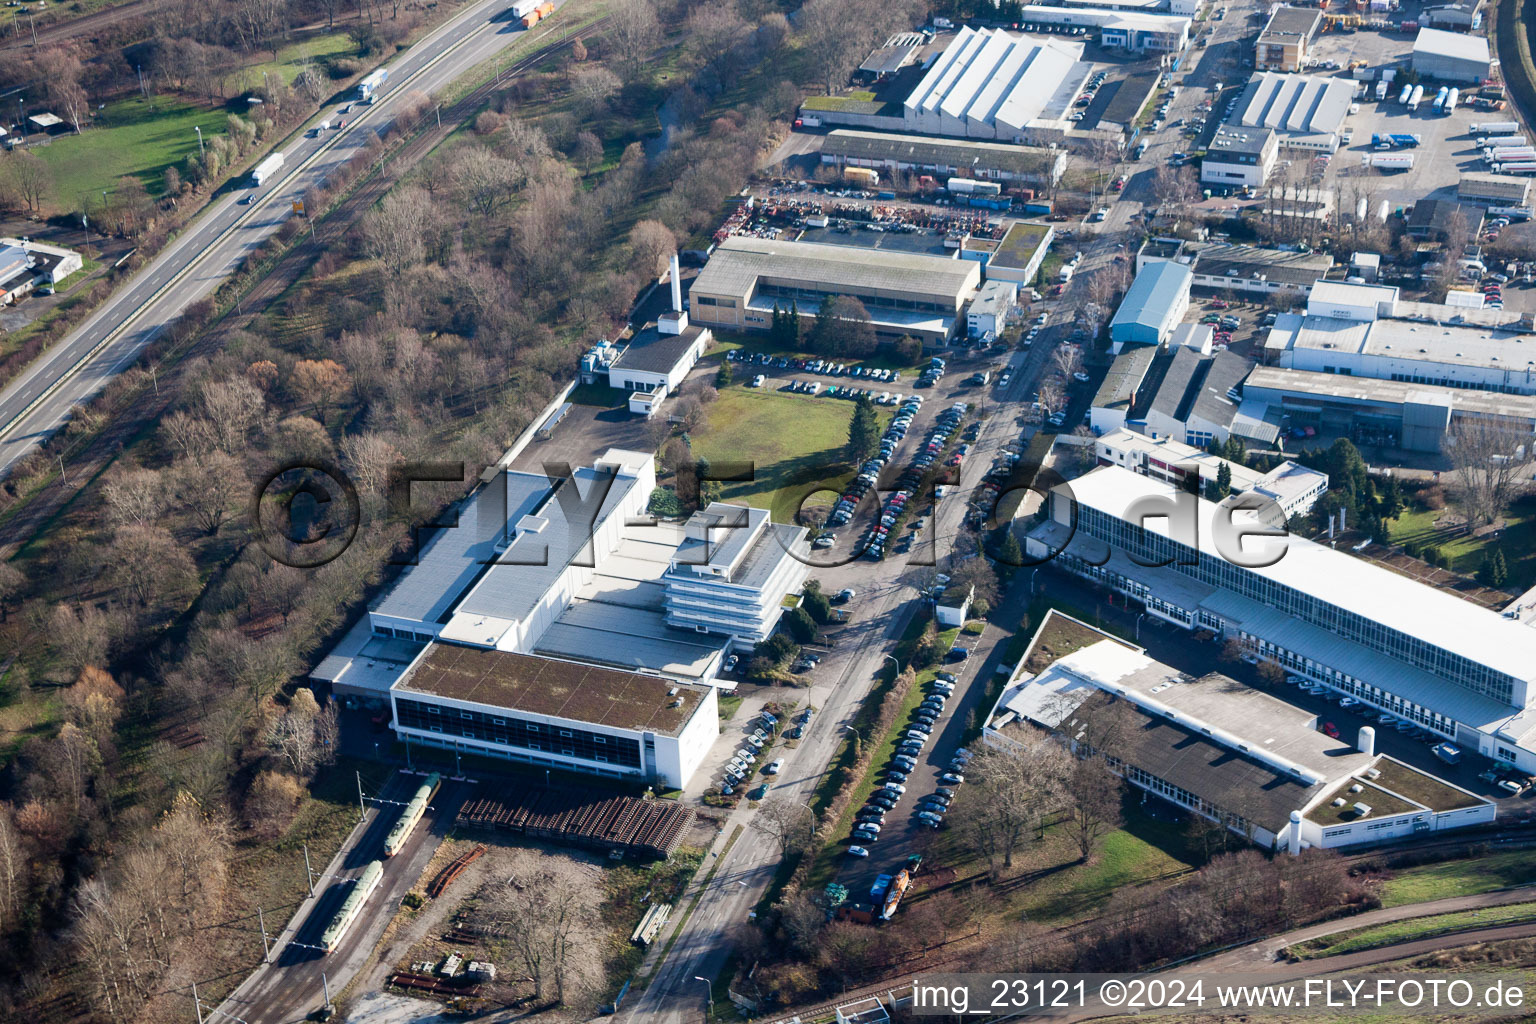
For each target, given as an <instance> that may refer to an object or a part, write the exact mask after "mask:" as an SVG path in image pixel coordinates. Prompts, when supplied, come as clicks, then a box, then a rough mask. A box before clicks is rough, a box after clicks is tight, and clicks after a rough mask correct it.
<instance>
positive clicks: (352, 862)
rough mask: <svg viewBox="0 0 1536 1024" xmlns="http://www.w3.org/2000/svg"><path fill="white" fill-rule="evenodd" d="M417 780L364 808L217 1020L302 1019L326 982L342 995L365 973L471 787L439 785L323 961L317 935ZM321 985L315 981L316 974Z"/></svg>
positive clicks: (395, 783)
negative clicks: (267, 954) (268, 953)
mask: <svg viewBox="0 0 1536 1024" xmlns="http://www.w3.org/2000/svg"><path fill="white" fill-rule="evenodd" d="M420 783H421V779H420V778H419V777H418V776H417V775H413V774H408V773H401V774H398V775H396V776H395V777H394V778H392V779H391V780H390V782H389V783H388V785H386V786H385V787H384V790H383V792H381V793H380V794H379V797H380V799H381V801H390V802H388V803H384V802H381V803H379V804H376V805H375V806H373V807H371V808H370V809H369V811H368V815H367V817H366V818H365V820H364V821H363V823H362V827H361V828H360V829H358V830H356V831H355V832H354V833H353V835H352V837H351V839H350V840H349V841H348V842H347V844H346V845H345V846H343V847H342V849H341V852H340V853H338V854H337V858H336V860H335V861H333V862H332V863H331V866H330V868H328V869H327V871H326V874H325V877H324V878H322V879H321V880H320V881H319V882H318V883H317V884H316V887H315V896H314V898H312V899H310V900H306V901H305V906H304V907H303V908H302V909H301V910H300V911H299V913H297V914H295V915H294V917H293V920H292V921H290V922H289V925H288V927H287V929H285V930H284V932H283V934H282V935H281V936H280V937H278V938H277V939H276V941H274V942H273V945H272V962H271V963H270V964H268V965H264V966H262V967H258V968H257V970H256V971H255V972H254V973H252V974H251V976H250V977H249V978H247V979H246V980H245V982H244V983H243V984H241V986H240V987H239V988H238V989H236V990H235V991H234V992H233V993H232V994H231V995H230V996H229V998H227V999H226V1000H224V1002H223V1003H222V1004H220V1006H219V1010H220V1012H221V1013H222V1014H223V1015H224V1016H218V1015H215V1017H216V1018H217V1019H219V1020H228V1019H230V1018H231V1017H233V1018H235V1019H238V1020H241V1021H245V1022H246V1024H287V1022H290V1021H298V1020H302V1019H304V1017H305V1016H306V1015H308V1014H309V1013H311V1012H313V1011H314V1010H317V1009H319V1008H320V1007H321V1006H322V1005H323V1004H324V1002H325V994H324V993H325V983H329V985H330V992H331V996H332V998H334V997H335V996H336V995H337V994H339V993H340V992H341V990H342V989H343V988H344V987H345V986H346V985H347V983H348V982H349V981H350V980H351V979H352V977H353V975H355V974H356V973H357V972H358V971H359V970H361V969H362V968H363V967H365V966H366V965H367V963H368V960H369V958H370V957H371V956H372V954H373V948H374V946H375V945H377V944H378V941H379V936H380V934H381V933H382V932H383V930H384V928H385V926H386V925H387V924H388V923H389V922H390V921H391V920H393V918H394V916H395V912H396V911H397V910H399V908H400V900H401V897H403V896H404V895H405V894H406V892H408V891H409V890H410V888H411V886H413V885H415V884H416V881H417V880H418V879H419V878H420V877H421V873H422V872H423V871H424V870H426V867H427V864H428V863H429V862H430V861H431V860H432V855H433V854H434V853H435V852H436V851H437V847H438V845H439V844H440V843H441V842H442V841H443V838H444V836H445V835H446V834H447V832H448V830H449V829H450V828H451V827H452V826H453V822H454V819H455V817H456V816H457V814H458V808H459V805H460V804H461V803H463V801H464V799H465V797H466V796H467V795H468V794H469V792H470V791H471V786H472V784H470V783H460V782H453V781H451V780H447V779H445V780H444V781H443V785H442V787H441V788H440V789H439V790H438V793H437V796H436V797H435V798H434V799H433V801H432V804H431V807H430V808H429V809H428V811H427V813H426V814H425V815H424V816H423V817H422V820H421V823H420V824H419V825H417V826H416V830H415V832H413V833H412V835H411V837H410V839H408V840H407V841H406V845H405V848H404V849H403V850H401V851H400V853H398V854H396V855H395V856H394V857H391V858H389V859H388V860H385V861H384V879H383V881H382V882H380V883H379V887H378V888H377V889H376V890H375V891H374V893H373V895H372V896H370V897H369V898H368V902H367V903H366V904H365V905H364V908H363V912H362V913H361V914H360V915H359V916H358V918H357V920H356V921H355V922H354V923H353V925H352V927H351V928H350V929H349V930H348V931H347V933H346V934H345V935H344V936H343V937H342V940H341V943H340V945H339V946H338V947H337V948H336V950H335V952H333V953H331V954H329V955H327V954H324V953H321V952H320V950H319V949H318V948H316V947H318V945H319V942H320V935H321V933H322V932H324V931H325V928H326V926H327V925H328V924H330V921H331V918H332V917H333V916H334V915H335V913H336V908H337V907H339V906H340V904H341V901H342V900H343V899H345V898H346V895H347V892H348V891H349V890H350V888H351V884H350V880H351V879H354V878H356V877H357V876H358V875H360V874H362V871H363V868H365V867H367V866H368V864H369V863H370V862H372V861H374V860H379V859H380V858H382V857H383V856H384V852H383V851H384V837H385V836H386V835H388V833H389V830H390V829H391V828H393V827H394V824H395V821H396V820H397V819H398V818H399V815H400V807H399V806H398V804H399V803H400V802H403V801H405V800H408V799H409V798H410V794H411V793H412V791H413V790H414V789H415V787H416V786H418V785H420ZM322 974H324V975H325V978H324V980H323V981H322V978H321V975H322Z"/></svg>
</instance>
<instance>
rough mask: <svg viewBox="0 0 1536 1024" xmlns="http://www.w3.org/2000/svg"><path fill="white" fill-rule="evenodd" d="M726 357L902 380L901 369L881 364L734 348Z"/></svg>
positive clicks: (779, 366)
mask: <svg viewBox="0 0 1536 1024" xmlns="http://www.w3.org/2000/svg"><path fill="white" fill-rule="evenodd" d="M725 358H726V359H728V360H730V361H731V362H735V363H746V364H748V365H752V366H770V367H774V368H776V369H780V370H800V371H802V372H804V373H819V374H822V375H823V376H827V377H854V378H857V379H859V380H874V381H880V382H881V383H883V384H894V383H896V382H897V381H899V380H901V371H900V370H888V369H885V368H884V367H879V366H859V365H858V364H856V363H834V362H833V361H832V360H830V359H800V358H796V357H793V356H771V355H768V354H767V353H766V352H747V351H745V350H743V349H739V348H733V349H731V350H730V351H729V352H727V353H726V354H725Z"/></svg>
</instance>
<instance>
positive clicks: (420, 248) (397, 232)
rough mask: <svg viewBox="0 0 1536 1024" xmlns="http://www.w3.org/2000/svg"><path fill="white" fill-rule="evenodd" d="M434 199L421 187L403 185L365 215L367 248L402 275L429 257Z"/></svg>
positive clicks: (389, 271) (386, 268) (388, 271)
mask: <svg viewBox="0 0 1536 1024" xmlns="http://www.w3.org/2000/svg"><path fill="white" fill-rule="evenodd" d="M431 219H432V200H431V199H430V198H428V196H427V194H426V193H425V192H424V191H422V190H421V189H417V188H399V189H394V190H392V191H391V192H390V193H389V195H387V196H385V197H384V200H383V202H381V203H379V205H378V207H377V208H376V209H373V210H370V211H369V212H368V215H367V216H366V217H364V218H363V251H364V252H365V253H367V254H368V255H369V256H370V257H372V258H373V259H376V260H378V261H379V264H380V265H381V266H383V268H384V272H385V273H386V274H388V275H390V276H391V277H400V276H403V275H404V274H406V273H407V272H409V271H410V270H411V268H412V267H415V266H416V265H417V264H418V263H420V262H421V261H422V260H424V259H426V255H427V249H426V242H425V239H426V235H427V228H428V226H429V225H430V222H431Z"/></svg>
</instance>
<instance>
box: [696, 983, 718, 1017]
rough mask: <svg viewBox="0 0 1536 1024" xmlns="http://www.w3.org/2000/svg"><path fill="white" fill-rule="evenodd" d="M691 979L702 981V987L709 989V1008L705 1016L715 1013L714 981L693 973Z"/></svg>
mask: <svg viewBox="0 0 1536 1024" xmlns="http://www.w3.org/2000/svg"><path fill="white" fill-rule="evenodd" d="M693 980H694V981H702V982H703V983H704V987H705V988H706V989H708V990H709V1009H708V1011H706V1016H710V1017H713V1016H714V1015H715V983H714V982H712V981H710V980H709V979H708V978H706V977H704V976H703V975H702V974H695V975H694V976H693Z"/></svg>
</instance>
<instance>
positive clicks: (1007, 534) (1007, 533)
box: [977, 526, 1024, 615]
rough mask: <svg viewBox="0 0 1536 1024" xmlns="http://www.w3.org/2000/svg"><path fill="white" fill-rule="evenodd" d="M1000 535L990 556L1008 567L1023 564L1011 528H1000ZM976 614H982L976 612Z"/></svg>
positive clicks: (1020, 551)
mask: <svg viewBox="0 0 1536 1024" xmlns="http://www.w3.org/2000/svg"><path fill="white" fill-rule="evenodd" d="M1001 532H1002V537H1001V538H1000V539H999V540H998V542H997V544H996V545H995V546H994V547H993V549H992V557H994V558H995V559H997V561H998V562H1000V563H1002V564H1003V565H1005V566H1007V567H1009V568H1016V567H1018V566H1021V565H1023V564H1024V551H1023V549H1022V548H1020V547H1019V539H1018V538H1017V537H1015V536H1014V535H1013V530H1012V529H1010V528H1009V527H1007V526H1004V527H1003V528H1002V531H1001ZM977 614H978V615H980V614H983V613H980V612H978V613H977Z"/></svg>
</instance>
